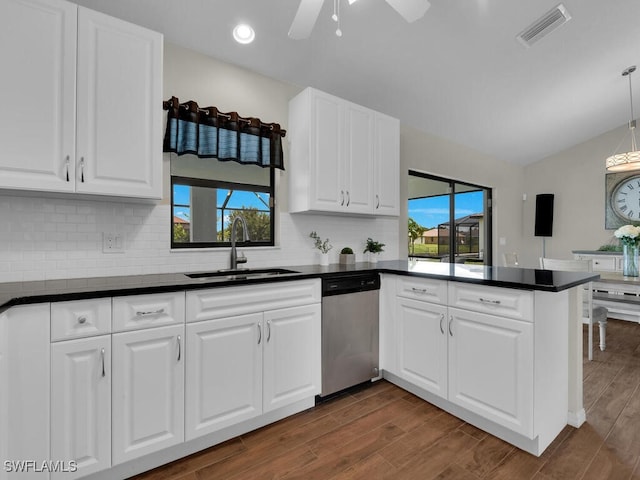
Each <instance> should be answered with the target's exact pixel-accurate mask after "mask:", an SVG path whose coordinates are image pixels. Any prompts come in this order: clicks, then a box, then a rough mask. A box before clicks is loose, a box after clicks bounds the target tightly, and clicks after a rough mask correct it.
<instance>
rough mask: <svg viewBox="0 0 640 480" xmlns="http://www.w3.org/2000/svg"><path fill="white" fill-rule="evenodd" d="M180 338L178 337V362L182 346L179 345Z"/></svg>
mask: <svg viewBox="0 0 640 480" xmlns="http://www.w3.org/2000/svg"><path fill="white" fill-rule="evenodd" d="M181 340H182V339H181V338H180V335H178V362H179V361H180V359H181V358H182V345H181Z"/></svg>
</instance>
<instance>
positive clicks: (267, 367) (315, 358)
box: [262, 303, 322, 412]
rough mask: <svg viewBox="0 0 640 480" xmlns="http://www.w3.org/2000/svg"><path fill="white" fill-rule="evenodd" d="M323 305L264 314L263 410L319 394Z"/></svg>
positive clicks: (285, 309)
mask: <svg viewBox="0 0 640 480" xmlns="http://www.w3.org/2000/svg"><path fill="white" fill-rule="evenodd" d="M320 315H321V313H320V304H319V303H316V304H313V305H305V306H301V307H291V308H283V309H280V310H271V311H269V312H265V313H264V324H265V326H266V339H265V343H264V368H263V375H264V380H263V402H262V403H263V407H264V411H265V412H268V411H270V410H275V409H276V408H280V407H283V406H285V405H289V404H291V403H294V402H297V401H298V400H303V399H305V398H309V397H313V396H314V395H317V394H319V393H320V389H321V382H322V371H321V359H320V356H321V344H320V339H321V320H320Z"/></svg>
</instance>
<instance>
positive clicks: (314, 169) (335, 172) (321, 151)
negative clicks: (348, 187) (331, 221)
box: [309, 90, 346, 212]
mask: <svg viewBox="0 0 640 480" xmlns="http://www.w3.org/2000/svg"><path fill="white" fill-rule="evenodd" d="M310 95H311V127H310V137H311V139H310V145H309V148H311V155H310V163H311V171H310V178H309V186H310V188H311V192H310V195H311V201H310V206H311V209H312V210H324V211H329V212H338V211H341V210H343V209H344V208H345V205H346V193H345V188H344V169H343V167H342V152H341V141H342V138H341V136H342V128H343V126H342V125H343V118H342V106H341V105H342V101H341V100H340V99H338V98H335V97H333V96H331V95H327V94H324V93H322V92H318V91H317V90H311V91H310Z"/></svg>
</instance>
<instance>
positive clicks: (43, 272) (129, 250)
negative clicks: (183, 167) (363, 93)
mask: <svg viewBox="0 0 640 480" xmlns="http://www.w3.org/2000/svg"><path fill="white" fill-rule="evenodd" d="M0 215H1V216H2V218H3V220H4V222H6V224H7V225H8V229H4V230H2V231H0V282H8V281H31V280H52V279H63V278H77V279H81V278H84V277H104V276H114V275H137V274H154V273H173V272H188V271H198V270H213V269H219V268H226V267H228V264H229V249H228V248H224V249H220V250H218V249H205V250H200V249H191V250H187V251H171V250H170V242H169V235H170V230H171V229H170V218H171V217H170V215H171V208H170V207H169V206H168V205H154V204H127V203H123V202H122V201H113V202H109V201H102V200H77V199H70V198H39V197H22V196H1V197H0ZM312 230H315V231H317V232H318V234H319V235H320V236H321V237H322V238H327V237H328V238H329V239H330V241H331V244H332V245H333V249H332V250H331V252H330V261H331V262H337V261H338V254H339V252H340V249H341V248H342V247H345V246H349V247H351V248H353V249H354V251H355V252H356V256H357V257H356V258H357V261H364V260H365V257H364V254H363V253H362V250H363V249H364V242H365V240H366V238H367V237H368V236H371V237H373V238H375V239H377V240H380V241H382V242H383V243H385V244H386V247H385V252H384V253H383V254H382V256H381V258H383V259H384V258H389V259H393V258H397V257H398V253H399V241H398V238H397V237H398V219H397V218H362V217H342V216H330V215H317V214H314V215H307V214H293V215H291V214H288V213H280V215H279V234H278V236H277V238H279V240H280V241H279V243H280V245H279V246H277V247H273V248H253V249H252V248H243V249H242V250H243V251H244V253H245V254H246V255H247V257H248V259H249V262H248V264H247V266H248V267H267V266H276V265H281V266H287V265H303V264H311V263H317V255H316V254H317V251H316V250H315V249H314V248H313V242H312V240H311V239H310V238H309V233H310V232H311V231H312ZM103 232H116V233H120V234H122V235H123V240H124V245H125V252H124V253H112V254H105V253H103V252H102V233H103ZM78 281H79V282H81V280H78Z"/></svg>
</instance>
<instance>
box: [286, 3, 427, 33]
mask: <svg viewBox="0 0 640 480" xmlns="http://www.w3.org/2000/svg"><path fill="white" fill-rule="evenodd" d="M338 1H339V0H338ZM355 1H356V0H349V4H352V3H354V2H355ZM386 2H387V3H388V4H389V5H391V7H392V8H393V9H394V10H395V11H396V12H398V13H399V14H400V15H401V16H402V17H404V19H405V20H406V21H407V22H409V23H411V22H415V21H416V20H418V19H419V18H422V16H423V15H424V14H425V12H426V11H427V10H428V9H429V7H430V6H431V4H430V3H429V0H386ZM323 3H324V0H300V5H299V6H298V11H297V12H296V16H295V17H294V19H293V23H292V24H291V28H290V29H289V37H290V38H294V39H303V38H307V37H308V36H309V35H311V30H313V26H314V25H315V23H316V19H317V18H318V15H319V14H320V9H321V8H322V4H323ZM334 10H335V8H334ZM334 17H335V12H334ZM334 19H335V18H334Z"/></svg>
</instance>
